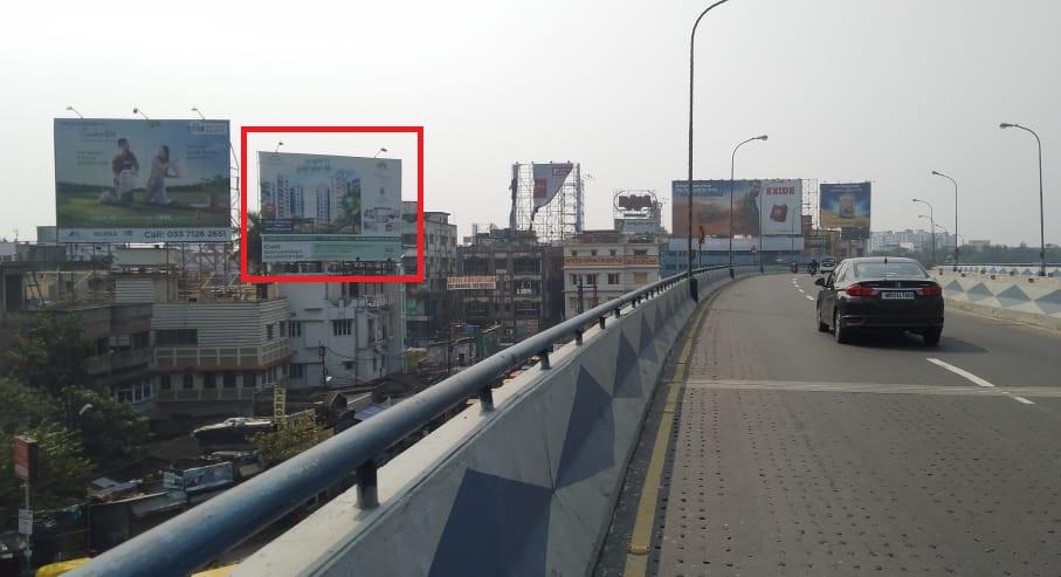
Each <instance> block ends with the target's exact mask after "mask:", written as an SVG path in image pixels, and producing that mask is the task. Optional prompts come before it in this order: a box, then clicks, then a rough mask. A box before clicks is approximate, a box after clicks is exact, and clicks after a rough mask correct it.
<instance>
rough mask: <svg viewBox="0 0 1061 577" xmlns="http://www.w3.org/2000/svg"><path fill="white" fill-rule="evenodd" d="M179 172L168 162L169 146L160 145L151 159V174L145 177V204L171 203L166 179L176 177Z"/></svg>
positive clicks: (165, 204)
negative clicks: (167, 192)
mask: <svg viewBox="0 0 1061 577" xmlns="http://www.w3.org/2000/svg"><path fill="white" fill-rule="evenodd" d="M178 177H180V172H178V171H177V167H176V166H174V165H173V164H171V163H170V160H169V147H168V146H166V145H162V146H161V147H159V149H158V154H156V155H155V157H154V158H153V159H152V160H151V175H150V176H148V177H147V204H154V205H159V206H169V205H171V204H173V199H171V198H170V197H169V196H168V195H167V194H166V179H167V178H178Z"/></svg>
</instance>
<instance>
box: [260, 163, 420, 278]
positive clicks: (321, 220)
mask: <svg viewBox="0 0 1061 577" xmlns="http://www.w3.org/2000/svg"><path fill="white" fill-rule="evenodd" d="M258 174H259V179H258V182H259V187H260V191H261V197H260V199H261V207H260V208H261V227H262V261H263V262H304V261H305V262H309V261H322V262H328V261H331V262H335V261H345V262H354V261H362V262H382V261H386V260H391V261H394V262H399V261H400V260H401V258H402V250H401V248H402V247H401V234H402V226H403V225H402V220H401V217H402V213H401V198H402V193H401V160H397V159H392V158H359V157H350V156H329V155H321V154H294V153H276V152H260V153H258Z"/></svg>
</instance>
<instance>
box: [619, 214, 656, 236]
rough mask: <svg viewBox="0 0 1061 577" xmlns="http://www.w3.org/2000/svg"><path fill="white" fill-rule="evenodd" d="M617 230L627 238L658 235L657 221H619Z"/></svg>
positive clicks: (646, 219)
mask: <svg viewBox="0 0 1061 577" xmlns="http://www.w3.org/2000/svg"><path fill="white" fill-rule="evenodd" d="M619 230H620V232H622V233H623V234H624V235H628V236H637V235H653V234H659V233H660V226H659V219H655V218H626V219H623V220H621V221H619Z"/></svg>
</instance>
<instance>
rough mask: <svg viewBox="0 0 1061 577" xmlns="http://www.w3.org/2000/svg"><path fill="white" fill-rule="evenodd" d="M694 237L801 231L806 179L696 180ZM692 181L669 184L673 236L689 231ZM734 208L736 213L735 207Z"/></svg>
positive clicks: (772, 234)
mask: <svg viewBox="0 0 1061 577" xmlns="http://www.w3.org/2000/svg"><path fill="white" fill-rule="evenodd" d="M692 190H693V203H692V204H693V206H692V213H693V214H692V217H693V231H694V236H697V235H699V234H700V231H701V230H703V234H704V235H705V236H729V234H730V230H731V229H730V226H731V225H732V231H733V235H735V236H758V235H759V234H760V230H761V231H762V235H763V236H782V235H798V234H800V212H801V207H802V203H803V181H802V180H799V179H769V180H733V181H730V180H694V181H693V189H692ZM688 191H689V182H688V181H686V180H675V181H673V182H672V183H671V199H672V202H671V210H672V213H671V214H672V220H671V226H672V230H673V234H675V235H677V236H686V235H688V234H689V205H688V202H689V193H688ZM731 207H732V211H731Z"/></svg>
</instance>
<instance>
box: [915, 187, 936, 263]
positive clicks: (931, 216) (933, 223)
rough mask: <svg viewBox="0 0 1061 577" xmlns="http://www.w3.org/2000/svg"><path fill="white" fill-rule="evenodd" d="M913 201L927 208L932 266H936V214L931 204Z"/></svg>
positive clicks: (917, 199)
mask: <svg viewBox="0 0 1061 577" xmlns="http://www.w3.org/2000/svg"><path fill="white" fill-rule="evenodd" d="M913 201H914V202H920V203H922V204H924V205H925V206H927V207H928V221H929V224H930V225H931V227H932V266H936V212H935V211H934V210H932V204H931V203H929V202H928V201H927V200H921V199H919V198H915V199H913Z"/></svg>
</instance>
